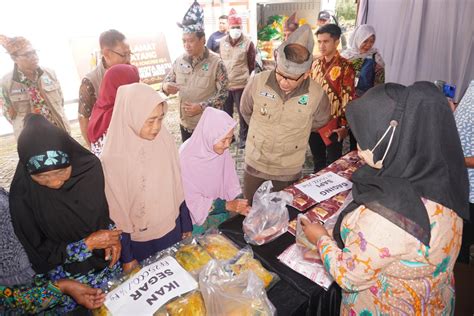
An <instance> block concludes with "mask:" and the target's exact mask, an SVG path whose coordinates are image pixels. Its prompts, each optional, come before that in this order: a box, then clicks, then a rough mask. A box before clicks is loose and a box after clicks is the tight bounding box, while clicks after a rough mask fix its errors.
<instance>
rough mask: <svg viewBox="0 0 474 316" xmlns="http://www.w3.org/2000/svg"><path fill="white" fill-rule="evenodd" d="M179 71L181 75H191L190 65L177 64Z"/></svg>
mask: <svg viewBox="0 0 474 316" xmlns="http://www.w3.org/2000/svg"><path fill="white" fill-rule="evenodd" d="M179 69H180V71H181V72H182V73H185V74H188V73H191V71H192V67H191V65H189V64H183V63H180V64H179Z"/></svg>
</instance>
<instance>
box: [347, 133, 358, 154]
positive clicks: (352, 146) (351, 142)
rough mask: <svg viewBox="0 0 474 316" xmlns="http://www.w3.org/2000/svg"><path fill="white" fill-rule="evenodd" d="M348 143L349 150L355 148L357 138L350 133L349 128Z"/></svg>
mask: <svg viewBox="0 0 474 316" xmlns="http://www.w3.org/2000/svg"><path fill="white" fill-rule="evenodd" d="M349 144H350V146H349V149H350V151H353V150H356V149H357V140H356V139H355V137H354V134H352V131H351V130H349Z"/></svg>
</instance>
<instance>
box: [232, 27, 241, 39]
mask: <svg viewBox="0 0 474 316" xmlns="http://www.w3.org/2000/svg"><path fill="white" fill-rule="evenodd" d="M229 35H230V37H231V38H232V39H234V40H236V39H238V38H239V37H240V35H242V30H241V29H230V30H229Z"/></svg>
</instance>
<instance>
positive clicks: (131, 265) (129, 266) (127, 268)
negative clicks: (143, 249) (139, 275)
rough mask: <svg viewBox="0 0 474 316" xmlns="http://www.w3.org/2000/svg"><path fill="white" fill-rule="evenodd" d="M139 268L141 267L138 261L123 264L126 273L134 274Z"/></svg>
mask: <svg viewBox="0 0 474 316" xmlns="http://www.w3.org/2000/svg"><path fill="white" fill-rule="evenodd" d="M138 266H139V263H138V261H137V260H135V259H133V260H132V261H130V262H127V263H124V264H123V266H122V268H123V272H124V273H129V272H132V271H133V269H135V268H136V267H138Z"/></svg>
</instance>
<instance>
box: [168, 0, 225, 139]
mask: <svg viewBox="0 0 474 316" xmlns="http://www.w3.org/2000/svg"><path fill="white" fill-rule="evenodd" d="M179 26H180V27H181V28H182V29H183V45H184V49H185V51H186V53H184V54H183V55H181V56H180V57H178V59H176V60H175V61H174V63H173V66H172V68H171V69H170V72H169V73H168V74H167V75H166V78H165V80H164V81H163V86H162V91H163V92H164V93H165V94H166V95H170V94H176V93H178V92H179V103H180V118H181V124H180V129H181V137H182V140H183V142H185V141H186V140H187V139H188V138H189V137H191V135H192V133H193V131H194V129H195V128H196V126H197V123H198V122H199V119H200V118H201V115H202V112H204V109H205V108H206V107H208V106H212V107H215V108H218V109H222V107H223V105H224V103H225V101H226V99H227V83H228V80H227V72H226V70H225V67H224V64H223V62H222V60H221V58H220V57H219V56H218V55H217V54H215V53H213V52H211V51H210V50H209V49H208V48H207V47H206V46H205V44H206V38H205V37H206V36H205V34H204V13H203V10H202V8H201V7H200V6H199V4H198V3H197V2H194V3H193V4H192V5H191V7H190V8H189V10H188V12H187V13H186V15H185V16H184V18H183V22H182V23H181V24H179Z"/></svg>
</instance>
